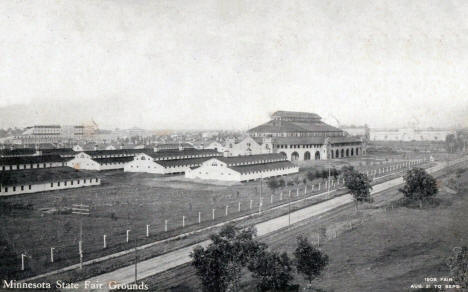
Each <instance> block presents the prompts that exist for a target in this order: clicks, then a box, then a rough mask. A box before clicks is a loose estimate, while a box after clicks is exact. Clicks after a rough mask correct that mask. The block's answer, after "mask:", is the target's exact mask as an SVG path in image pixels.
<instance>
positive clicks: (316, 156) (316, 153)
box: [315, 151, 320, 160]
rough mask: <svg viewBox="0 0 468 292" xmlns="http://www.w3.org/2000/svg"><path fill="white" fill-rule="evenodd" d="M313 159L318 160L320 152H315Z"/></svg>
mask: <svg viewBox="0 0 468 292" xmlns="http://www.w3.org/2000/svg"><path fill="white" fill-rule="evenodd" d="M315 160H320V152H319V151H317V152H315Z"/></svg>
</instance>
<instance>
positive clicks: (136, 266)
mask: <svg viewBox="0 0 468 292" xmlns="http://www.w3.org/2000/svg"><path fill="white" fill-rule="evenodd" d="M137 246H138V242H137V236H135V284H137V280H138V248H137Z"/></svg>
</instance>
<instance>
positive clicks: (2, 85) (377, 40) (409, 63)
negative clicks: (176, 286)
mask: <svg viewBox="0 0 468 292" xmlns="http://www.w3.org/2000/svg"><path fill="white" fill-rule="evenodd" d="M0 14H1V15H2V17H1V18H0V128H5V127H12V126H19V127H25V126H30V125H34V124H65V125H73V124H81V123H83V122H86V121H89V120H94V121H96V123H97V124H98V125H99V126H100V128H104V129H114V128H130V127H135V126H136V127H140V128H145V129H149V130H151V129H154V130H156V129H247V128H249V127H254V126H256V125H258V124H261V123H264V122H266V121H268V119H269V115H270V114H271V113H273V112H274V111H276V110H292V111H307V112H314V113H317V114H319V115H320V116H322V117H323V118H324V120H325V121H329V122H332V123H334V124H337V123H340V124H341V125H350V124H354V125H362V124H368V125H369V126H370V127H373V128H395V127H406V126H408V125H410V124H411V125H417V126H418V127H437V128H443V127H461V126H463V127H467V126H468V88H467V78H468V1H464V0H461V1H451V0H440V1H431V0H424V1H423V0H413V1H407V0H402V1H400V0H394V1H386V0H369V1H363V0H352V1H351V0H336V1H324V0H304V1H294V0H288V1H276V0H268V1H262V0H260V1H247V0H239V1H235V0H217V1H215V0H197V1H181V0H169V1H156V0H153V1H146V0H138V1H134V0H129V1H119V0H115V1H105V0H100V1H95V0H90V1H84V0H69V1H64V0H62V1H57V0H51V1H45V0H44V1H13V0H12V1H0ZM337 120H338V122H337Z"/></svg>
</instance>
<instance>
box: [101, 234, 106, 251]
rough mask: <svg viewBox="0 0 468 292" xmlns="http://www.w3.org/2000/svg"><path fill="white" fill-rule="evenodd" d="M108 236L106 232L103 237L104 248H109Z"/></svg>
mask: <svg viewBox="0 0 468 292" xmlns="http://www.w3.org/2000/svg"><path fill="white" fill-rule="evenodd" d="M106 237H107V235H105V234H104V235H103V236H102V239H103V248H104V249H106V248H107V242H106Z"/></svg>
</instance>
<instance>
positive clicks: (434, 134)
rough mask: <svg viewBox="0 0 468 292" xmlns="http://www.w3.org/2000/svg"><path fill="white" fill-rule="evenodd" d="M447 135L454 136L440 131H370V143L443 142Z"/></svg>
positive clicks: (445, 131)
mask: <svg viewBox="0 0 468 292" xmlns="http://www.w3.org/2000/svg"><path fill="white" fill-rule="evenodd" d="M449 134H455V131H453V130H441V129H414V128H402V129H371V130H370V140H371V141H407V142H409V141H438V142H443V141H445V138H446V137H447V135H449Z"/></svg>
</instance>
